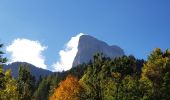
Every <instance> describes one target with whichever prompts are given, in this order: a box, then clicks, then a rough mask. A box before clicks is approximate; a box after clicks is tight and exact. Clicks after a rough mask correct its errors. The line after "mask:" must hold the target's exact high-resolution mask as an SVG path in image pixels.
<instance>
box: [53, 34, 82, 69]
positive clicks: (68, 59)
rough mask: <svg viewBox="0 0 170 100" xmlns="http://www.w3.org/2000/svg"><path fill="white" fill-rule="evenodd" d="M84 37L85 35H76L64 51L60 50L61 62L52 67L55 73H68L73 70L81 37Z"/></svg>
mask: <svg viewBox="0 0 170 100" xmlns="http://www.w3.org/2000/svg"><path fill="white" fill-rule="evenodd" d="M82 35H84V34H83V33H80V34H78V35H76V36H75V37H72V38H71V39H70V40H69V42H68V43H67V44H66V47H65V48H64V50H60V52H59V55H60V60H59V61H58V62H56V63H55V64H53V65H52V67H53V68H54V70H55V71H63V70H64V71H66V70H69V69H71V67H72V63H73V60H74V58H75V56H76V54H77V51H78V48H77V47H78V42H79V38H80V36H82Z"/></svg>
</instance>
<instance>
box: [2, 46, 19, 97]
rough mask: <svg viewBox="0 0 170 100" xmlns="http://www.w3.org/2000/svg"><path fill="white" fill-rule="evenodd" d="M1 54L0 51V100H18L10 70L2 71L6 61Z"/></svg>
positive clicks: (15, 85) (15, 84)
mask: <svg viewBox="0 0 170 100" xmlns="http://www.w3.org/2000/svg"><path fill="white" fill-rule="evenodd" d="M2 47H3V44H0V48H2ZM3 54H4V53H3V52H2V51H1V50H0V100H18V99H19V92H18V91H17V83H16V81H15V80H14V79H13V78H12V76H11V70H7V71H4V70H3V64H4V63H5V62H6V61H7V59H6V58H3Z"/></svg>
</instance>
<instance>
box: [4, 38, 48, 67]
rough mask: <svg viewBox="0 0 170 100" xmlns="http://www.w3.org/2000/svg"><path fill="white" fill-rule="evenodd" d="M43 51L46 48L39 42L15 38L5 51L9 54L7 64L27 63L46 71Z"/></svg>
mask: <svg viewBox="0 0 170 100" xmlns="http://www.w3.org/2000/svg"><path fill="white" fill-rule="evenodd" d="M45 49H47V47H46V46H42V45H41V44H40V42H39V41H32V40H29V39H24V38H17V39H15V40H14V41H13V42H12V43H11V44H10V45H9V46H7V48H6V51H7V52H8V53H11V56H10V59H9V63H12V62H17V61H19V62H27V63H30V64H33V65H35V66H37V67H39V68H43V69H47V65H46V64H45V57H44V56H43V55H42V52H43V51H44V50H45Z"/></svg>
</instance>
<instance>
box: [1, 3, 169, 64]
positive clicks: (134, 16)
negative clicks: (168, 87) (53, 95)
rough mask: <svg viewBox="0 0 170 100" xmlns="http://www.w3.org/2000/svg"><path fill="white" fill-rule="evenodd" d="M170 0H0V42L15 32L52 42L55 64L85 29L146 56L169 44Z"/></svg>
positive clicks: (50, 48) (47, 55) (48, 58)
mask: <svg viewBox="0 0 170 100" xmlns="http://www.w3.org/2000/svg"><path fill="white" fill-rule="evenodd" d="M169 5H170V1H169V0H100V1H99V0H48V1H47V0H15V1H14V0H1V1H0V42H2V43H5V45H9V44H10V43H11V42H12V41H13V40H14V39H16V38H26V39H30V40H36V41H39V42H40V43H41V44H42V45H45V46H48V49H46V50H44V52H43V55H44V56H45V58H46V60H45V63H46V64H47V65H48V66H50V65H51V64H52V63H54V62H55V61H57V60H59V55H58V52H59V51H60V50H61V49H63V48H64V45H65V44H66V43H67V42H68V41H69V40H70V38H71V37H73V36H75V35H77V34H79V33H85V34H89V35H92V36H94V37H96V38H98V39H100V40H103V41H105V42H107V43H108V44H110V45H112V44H113V45H119V46H120V47H121V48H123V49H124V51H125V53H126V54H133V55H134V56H136V57H137V58H144V59H146V58H147V55H148V54H149V53H150V52H151V51H152V50H153V49H154V48H156V47H160V48H162V49H166V48H170V45H169V43H170V39H169V37H170V6H169Z"/></svg>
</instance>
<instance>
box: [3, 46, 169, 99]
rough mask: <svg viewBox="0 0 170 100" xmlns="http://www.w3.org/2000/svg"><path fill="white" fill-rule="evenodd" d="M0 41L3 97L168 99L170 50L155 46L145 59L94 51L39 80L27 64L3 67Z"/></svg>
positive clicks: (4, 60)
mask: <svg viewBox="0 0 170 100" xmlns="http://www.w3.org/2000/svg"><path fill="white" fill-rule="evenodd" d="M2 47H3V44H1V45H0V48H1V50H0V100H169V99H170V51H169V50H166V51H162V50H161V49H159V48H156V49H155V50H153V51H152V52H151V54H150V55H148V59H147V60H146V61H144V60H142V59H137V58H135V57H134V56H132V55H130V56H126V55H125V56H122V57H118V58H114V59H110V58H106V57H104V56H103V55H102V53H98V54H95V55H94V57H93V59H92V60H91V61H90V62H89V63H87V64H81V65H78V66H77V67H74V68H72V69H70V70H68V71H64V72H55V73H54V74H52V75H49V76H46V77H40V78H39V80H36V79H35V77H34V76H33V75H32V74H31V73H30V71H29V69H28V68H27V67H24V65H21V66H20V69H19V75H18V77H17V78H15V79H14V78H13V77H12V75H11V72H12V70H10V69H9V70H6V71H4V70H3V65H4V64H5V63H6V61H7V59H6V58H4V56H3V55H4V52H3V51H2Z"/></svg>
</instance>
